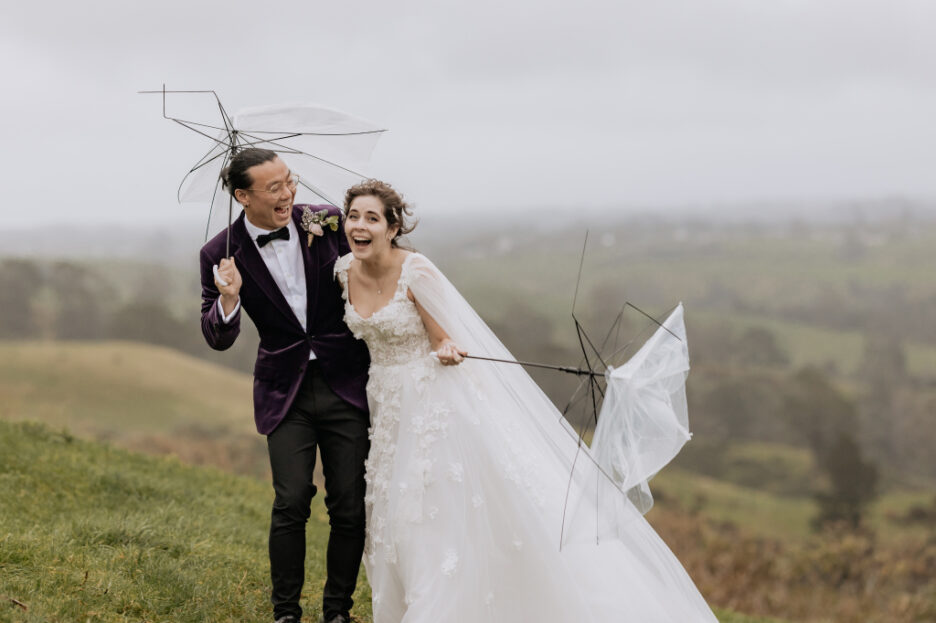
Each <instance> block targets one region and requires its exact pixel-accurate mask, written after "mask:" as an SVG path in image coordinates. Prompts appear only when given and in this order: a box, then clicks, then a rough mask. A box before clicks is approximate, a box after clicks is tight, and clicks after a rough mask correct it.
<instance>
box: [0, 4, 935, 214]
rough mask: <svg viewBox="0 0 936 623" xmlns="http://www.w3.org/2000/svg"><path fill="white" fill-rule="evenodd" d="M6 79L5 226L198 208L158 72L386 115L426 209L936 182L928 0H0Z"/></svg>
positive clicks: (928, 191)
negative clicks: (165, 113)
mask: <svg viewBox="0 0 936 623" xmlns="http://www.w3.org/2000/svg"><path fill="white" fill-rule="evenodd" d="M11 5H14V6H11ZM0 75H2V79H3V97H2V101H0V129H2V139H0V140H2V146H3V149H2V150H0V159H2V160H0V164H2V168H3V170H4V172H5V174H4V176H3V179H4V190H3V193H2V196H3V207H2V211H3V212H2V214H3V219H2V222H0V227H7V228H10V227H20V226H24V225H29V224H41V223H53V222H54V223H58V224H60V225H66V224H70V223H85V224H92V225H94V224H98V223H110V222H122V223H132V222H143V223H147V224H149V223H153V224H158V223H165V222H177V221H184V220H192V221H193V222H197V221H198V220H199V219H200V218H201V214H200V213H199V209H198V208H197V207H191V206H189V207H182V206H179V205H178V204H177V203H176V199H175V192H176V188H177V186H178V183H179V181H180V180H181V179H182V176H183V175H184V174H185V172H186V171H187V170H188V168H189V167H190V166H191V165H192V164H193V163H194V162H195V161H196V160H197V159H198V158H199V157H200V156H201V155H202V154H203V153H204V151H206V149H207V145H205V144H204V142H203V139H201V138H200V137H198V136H196V135H194V134H192V133H189V132H188V131H186V130H184V129H182V128H180V127H178V126H176V125H174V124H172V123H170V122H169V121H166V120H164V119H162V118H161V116H160V113H161V108H160V101H159V98H158V97H157V96H143V95H137V93H136V92H137V91H138V90H141V89H158V88H160V87H161V85H162V84H163V83H166V85H167V86H168V88H170V89H172V88H175V89H214V90H216V91H217V92H218V93H219V95H220V96H221V98H222V101H223V102H224V103H225V105H226V106H227V108H228V109H229V110H230V111H236V110H237V109H239V108H243V107H250V106H258V105H264V104H277V103H285V102H315V103H319V104H324V105H327V106H330V107H334V108H339V109H342V110H346V111H348V112H350V113H352V114H354V115H357V116H360V117H364V118H366V119H369V120H371V121H373V122H375V123H377V124H379V125H381V126H384V127H387V128H389V129H390V132H389V133H387V134H386V135H385V136H384V138H382V139H381V142H380V143H379V144H378V146H377V149H376V151H375V153H374V159H373V166H372V169H371V172H372V173H373V174H374V175H376V176H379V177H382V178H384V179H387V180H389V181H391V182H393V183H394V184H395V185H396V186H397V187H399V188H400V189H402V190H403V191H404V193H405V194H406V196H407V198H409V199H411V200H412V201H414V202H415V204H416V206H417V209H418V210H419V212H420V213H421V214H422V216H423V218H431V216H430V215H431V214H444V213H446V212H447V211H452V210H465V209H470V208H472V207H475V206H499V207H508V208H521V207H537V208H544V209H545V208H549V209H554V208H556V207H558V206H569V207H580V206H612V205H621V206H671V205H681V204H695V205H699V204H711V203H719V202H744V201H748V200H757V199H766V200H778V199H779V200H784V199H829V198H861V199H866V198H875V197H881V196H894V195H899V196H905V197H911V198H933V197H936V175H934V172H933V165H934V163H936V123H934V122H933V118H934V113H936V2H932V0H886V1H885V0H881V1H878V2H870V1H866V0H770V1H769V2H768V1H759V2H758V1H753V0H714V1H713V0H675V1H665V0H660V1H650V2H647V1H641V2H636V1H633V2H632V1H629V0H627V1H625V0H618V1H612V0H605V1H600V2H599V1H595V0H578V1H576V2H572V1H570V0H566V1H563V2H556V1H553V0H499V1H497V2H494V1H489V0H473V1H471V2H457V3H456V2H446V1H442V0H434V1H428V0H426V1H423V0H419V1H408V0H396V1H392V2H378V1H376V0H373V1H370V2H353V1H347V0H344V1H340V2H339V1H335V2H330V3H324V2H319V1H308V0H305V1H292V0H284V1H281V2H263V3H259V2H257V3H247V2H242V1H239V0H234V1H232V0H226V1H213V2H199V1H198V0H161V1H160V2H150V1H148V0H142V1H139V2H127V1H126V0H87V1H85V2H66V1H65V0H59V1H58V2H46V1H43V0H34V1H32V2H15V3H13V2H4V3H3V8H2V9H0Z"/></svg>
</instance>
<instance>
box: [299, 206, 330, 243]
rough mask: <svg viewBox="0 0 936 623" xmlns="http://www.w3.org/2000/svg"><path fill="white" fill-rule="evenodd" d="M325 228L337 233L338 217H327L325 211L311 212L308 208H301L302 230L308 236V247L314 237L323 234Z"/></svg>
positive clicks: (326, 211)
mask: <svg viewBox="0 0 936 623" xmlns="http://www.w3.org/2000/svg"><path fill="white" fill-rule="evenodd" d="M325 227H328V228H329V229H331V230H332V231H338V215H337V214H332V215H331V216H329V215H328V210H327V209H326V210H319V211H318V212H313V211H312V210H311V209H310V208H309V206H304V207H303V208H302V229H304V230H305V231H306V233H307V234H308V238H309V246H310V247H311V246H312V240H313V238H314V237H315V236H321V235H322V234H324V233H325V229H324V228H325Z"/></svg>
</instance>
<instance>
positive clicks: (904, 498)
mask: <svg viewBox="0 0 936 623" xmlns="http://www.w3.org/2000/svg"><path fill="white" fill-rule="evenodd" d="M761 445H762V444H737V449H738V450H739V451H742V452H743V451H744V448H746V450H747V451H749V452H756V451H757V448H758V447H759V446H761ZM650 488H651V490H656V491H659V492H662V493H661V495H660V496H659V497H660V498H661V500H660V502H659V505H660V507H661V508H674V507H678V508H682V509H690V510H693V511H698V512H700V513H701V514H702V515H703V516H705V517H707V518H709V519H713V520H715V521H719V522H728V523H732V524H734V525H736V526H739V527H741V528H742V529H743V530H744V531H745V532H747V533H750V534H752V535H757V536H761V537H766V538H772V539H779V540H782V541H802V540H804V539H806V538H807V537H809V536H810V535H811V534H813V529H812V524H811V521H812V518H813V517H814V516H815V514H816V507H815V504H814V503H813V501H812V499H811V498H809V497H808V496H806V495H803V496H778V495H773V494H771V493H768V492H767V491H764V490H761V489H756V488H753V487H743V486H740V485H736V484H732V483H729V482H725V481H723V480H717V479H714V478H709V477H706V476H700V475H698V474H695V473H691V472H688V471H685V470H682V469H679V468H675V467H667V468H666V469H664V470H663V471H662V472H660V474H658V475H657V476H656V477H655V478H654V479H653V481H652V482H651V485H650ZM804 493H805V492H804ZM932 500H933V491H932V488H924V489H920V490H916V491H905V490H895V491H892V492H887V493H885V494H884V495H882V496H881V497H879V498H878V499H877V500H876V501H875V502H874V503H873V504H872V505H871V507H870V509H869V512H868V524H869V527H871V528H873V529H874V530H875V532H876V533H877V535H878V537H879V538H880V539H881V540H882V542H884V543H899V542H904V541H906V540H908V539H918V538H925V537H926V536H927V535H928V534H930V532H931V530H930V529H929V528H927V526H904V525H899V524H896V523H895V522H893V521H892V520H891V517H892V516H895V515H901V514H903V513H905V512H906V511H907V509H909V508H910V507H912V506H923V507H926V506H929V505H930V504H931V503H932ZM648 519H650V520H651V522H652V520H653V511H652V510H651V511H650V514H649V515H648Z"/></svg>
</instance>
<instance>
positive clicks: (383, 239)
mask: <svg viewBox="0 0 936 623" xmlns="http://www.w3.org/2000/svg"><path fill="white" fill-rule="evenodd" d="M398 229H399V227H397V226H393V227H391V226H390V225H389V223H388V222H387V217H386V216H385V215H384V205H383V202H382V201H381V200H380V199H379V198H378V197H375V196H373V195H362V196H360V197H355V199H354V201H352V202H351V205H350V207H349V208H348V214H347V215H346V217H345V235H346V236H347V237H348V245H349V246H350V247H351V252H352V253H354V257H355V258H356V259H358V260H360V261H362V262H368V263H382V262H381V260H382V259H384V258H385V257H386V254H387V253H388V252H389V251H390V250H391V248H392V244H391V241H392V240H393V238H394V236H395V235H396V233H397V230H398Z"/></svg>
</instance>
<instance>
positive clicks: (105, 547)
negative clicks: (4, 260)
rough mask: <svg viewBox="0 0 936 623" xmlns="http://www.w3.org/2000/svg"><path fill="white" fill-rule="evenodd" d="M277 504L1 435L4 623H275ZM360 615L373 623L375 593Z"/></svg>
mask: <svg viewBox="0 0 936 623" xmlns="http://www.w3.org/2000/svg"><path fill="white" fill-rule="evenodd" d="M270 497H271V491H270V488H269V487H268V486H267V485H264V484H261V483H260V482H259V481H257V480H255V479H252V478H249V477H239V476H232V475H229V474H224V473H222V472H220V471H217V470H214V469H208V468H197V467H189V466H185V465H183V464H181V463H180V462H179V461H177V460H175V459H172V458H156V457H148V456H143V455H139V454H134V453H130V452H127V451H124V450H120V449H116V448H114V447H112V446H110V445H107V444H101V443H96V442H89V441H83V440H80V439H75V438H73V437H71V436H68V435H63V434H61V433H56V432H53V431H52V430H51V429H49V428H48V427H44V426H41V425H38V424H30V423H9V422H0V500H3V503H2V504H0V621H11V622H13V621H15V622H22V623H38V622H40V621H41V622H46V621H63V622H71V621H76V622H77V621H81V622H86V621H92V622H109V621H150V622H163V621H165V622H170V621H171V622H173V623H187V622H192V623H202V622H204V621H237V622H241V621H263V620H269V618H270V607H269V604H268V596H267V591H268V588H267V586H268V584H267V583H268V579H267V578H268V562H267V552H266V530H267V522H268V512H269V502H270ZM317 500H318V501H317V503H316V504H315V505H314V507H313V513H312V518H311V519H310V522H309V530H308V536H309V538H308V557H307V582H308V584H307V586H308V590H307V592H306V594H305V595H304V597H303V607H304V608H305V609H306V611H307V613H308V615H309V616H308V618H309V620H313V621H314V620H315V619H316V618H317V616H318V614H319V611H318V603H317V602H318V594H319V590H320V587H321V586H322V585H323V583H324V551H325V548H324V545H325V539H326V535H327V520H326V516H325V513H324V509H323V506H322V504H321V501H320V500H321V498H318V499H317ZM355 601H356V606H355V609H354V611H353V614H354V615H355V617H356V618H358V619H359V620H360V621H364V622H366V621H370V620H371V612H370V603H369V589H368V587H367V586H366V583H363V582H362V583H361V586H360V587H359V589H358V592H357V594H356V597H355ZM719 618H720V620H721V621H723V622H724V623H758V622H763V623H766V622H767V621H768V620H767V619H761V618H755V617H746V616H743V615H736V614H733V613H729V612H720V613H719Z"/></svg>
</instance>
